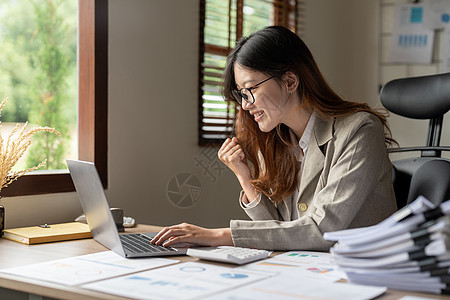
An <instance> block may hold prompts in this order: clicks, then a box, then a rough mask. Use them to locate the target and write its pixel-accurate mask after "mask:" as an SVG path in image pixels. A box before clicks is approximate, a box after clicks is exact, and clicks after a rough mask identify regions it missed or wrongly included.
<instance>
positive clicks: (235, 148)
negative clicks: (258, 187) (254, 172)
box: [218, 137, 251, 183]
mask: <svg viewBox="0 0 450 300" xmlns="http://www.w3.org/2000/svg"><path fill="white" fill-rule="evenodd" d="M218 156H219V159H220V160H221V161H222V162H223V163H224V164H225V165H226V166H227V167H228V168H230V170H231V171H233V173H234V174H235V175H236V177H237V178H238V180H239V181H240V182H241V183H242V181H249V180H250V179H251V173H250V168H249V166H248V164H247V160H246V159H245V154H244V150H243V149H242V147H241V145H240V144H239V141H238V139H237V138H236V137H233V138H232V139H230V138H227V139H226V140H225V142H224V143H223V144H222V147H220V149H219V151H218Z"/></svg>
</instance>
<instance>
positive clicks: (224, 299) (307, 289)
mask: <svg viewBox="0 0 450 300" xmlns="http://www.w3.org/2000/svg"><path fill="white" fill-rule="evenodd" d="M385 291H386V288H384V287H372V286H362V285H354V284H348V283H337V282H326V281H323V280H317V279H316V280H315V279H310V278H303V277H299V276H297V277H296V276H292V274H290V275H289V274H282V275H278V276H275V277H270V278H267V279H265V280H263V281H258V282H255V283H252V284H249V285H246V286H244V287H241V288H238V289H233V290H231V291H228V292H226V293H223V294H218V295H215V296H213V297H210V298H206V299H209V300H253V299H254V300H273V299H277V300H288V299H289V300H292V299H320V300H335V299H346V300H364V299H372V298H375V297H378V296H379V295H381V294H383V293H384V292H385Z"/></svg>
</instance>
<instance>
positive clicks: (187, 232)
mask: <svg viewBox="0 0 450 300" xmlns="http://www.w3.org/2000/svg"><path fill="white" fill-rule="evenodd" d="M151 243H152V244H155V245H163V246H164V247H169V246H172V245H176V244H180V243H189V244H195V245H199V246H214V247H216V246H233V240H232V239H231V230H230V228H215V229H207V228H203V227H200V226H195V225H191V224H187V223H182V224H179V225H173V226H169V227H164V228H163V229H162V230H161V231H160V232H158V234H157V235H156V236H155V237H154V238H153V240H152V241H151Z"/></svg>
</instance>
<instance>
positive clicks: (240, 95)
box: [231, 76, 275, 105]
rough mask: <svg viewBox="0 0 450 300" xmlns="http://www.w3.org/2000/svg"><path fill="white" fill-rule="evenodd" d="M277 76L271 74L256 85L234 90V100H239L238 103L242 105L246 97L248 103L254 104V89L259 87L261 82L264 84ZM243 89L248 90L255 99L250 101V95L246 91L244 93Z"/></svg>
mask: <svg viewBox="0 0 450 300" xmlns="http://www.w3.org/2000/svg"><path fill="white" fill-rule="evenodd" d="M274 77H275V76H270V77H269V78H267V79H265V80H263V81H261V82H259V83H257V84H255V85H254V86H251V87H249V88H242V89H240V90H232V91H231V93H232V94H233V97H234V100H236V101H237V103H239V105H242V99H244V101H245V102H247V103H248V104H253V103H255V96H254V95H253V93H252V90H253V89H255V88H257V87H258V86H260V85H261V84H263V83H264V82H266V81H269V80H270V79H272V78H274ZM243 90H247V91H248V92H249V93H250V95H251V96H252V100H253V101H249V99H248V96H247V95H246V94H244V93H242V91H243Z"/></svg>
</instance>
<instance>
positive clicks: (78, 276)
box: [0, 251, 178, 286]
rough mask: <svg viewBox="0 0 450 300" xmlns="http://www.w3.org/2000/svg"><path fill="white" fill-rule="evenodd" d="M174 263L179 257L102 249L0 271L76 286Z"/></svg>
mask: <svg viewBox="0 0 450 300" xmlns="http://www.w3.org/2000/svg"><path fill="white" fill-rule="evenodd" d="M177 262H178V260H174V259H166V258H137V259H127V258H123V257H122V256H120V255H118V254H116V253H114V252H112V251H104V252H99V253H94V254H87V255H82V256H77V257H71V258H65V259H59V260H53V261H48V262H43V263H37V264H32V265H25V266H20V267H15V268H9V269H1V270H0V272H2V273H8V274H14V275H18V276H23V277H29V278H33V279H38V280H43V281H50V282H55V283H59V284H63V285H69V286H76V285H80V284H83V283H87V282H91V281H95V280H100V279H106V278H110V277H114V276H120V275H125V274H130V273H134V272H139V271H143V270H148V269H152V268H157V267H161V266H167V265H171V264H174V263H177Z"/></svg>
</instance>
